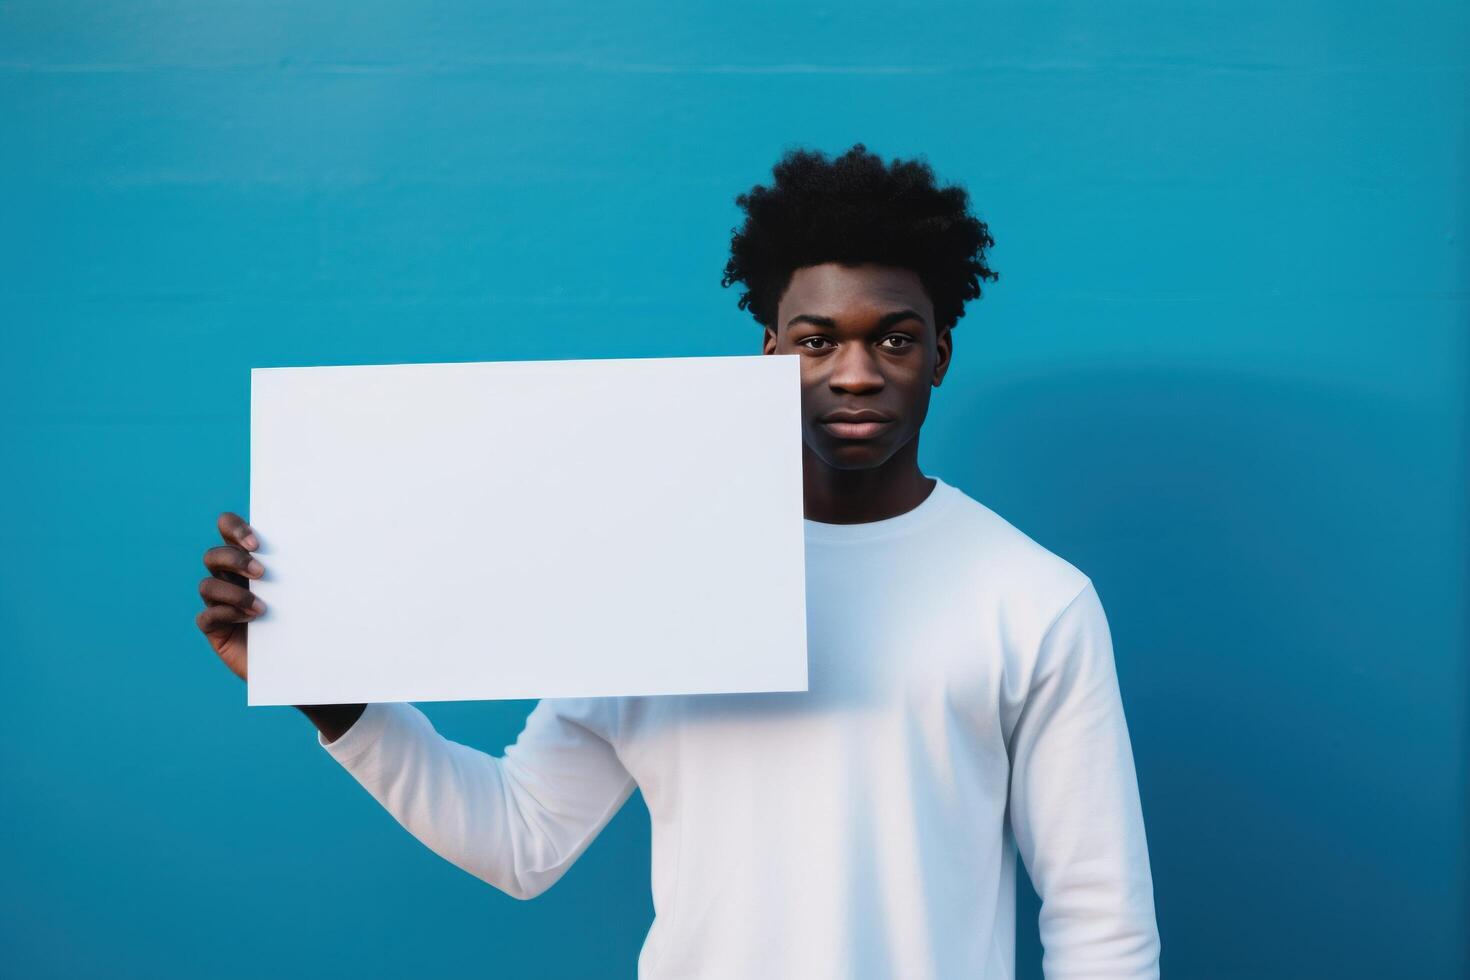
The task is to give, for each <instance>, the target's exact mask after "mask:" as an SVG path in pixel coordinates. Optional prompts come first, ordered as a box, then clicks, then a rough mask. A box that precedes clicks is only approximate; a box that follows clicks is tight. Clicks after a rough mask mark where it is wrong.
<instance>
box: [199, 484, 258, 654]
mask: <svg viewBox="0 0 1470 980" xmlns="http://www.w3.org/2000/svg"><path fill="white" fill-rule="evenodd" d="M218 528H219V533H220V537H222V538H223V539H224V541H225V543H224V544H222V545H217V546H215V547H213V548H210V549H209V550H208V551H206V552H204V567H205V568H207V569H209V575H208V576H207V577H206V578H204V579H202V580H201V581H200V582H199V595H200V597H201V598H202V599H203V600H204V605H205V608H204V610H203V611H202V612H200V613H199V615H197V616H195V617H194V623H195V625H197V626H198V627H199V629H200V631H202V632H203V633H204V636H205V638H206V639H208V640H209V645H210V646H212V647H214V652H215V653H217V654H219V658H220V659H221V660H223V661H224V662H225V666H226V667H228V668H230V670H232V671H234V672H235V676H236V677H239V678H240V679H241V680H246V679H248V677H249V671H248V658H247V656H246V651H245V648H246V631H247V630H248V629H249V625H250V620H252V619H254V618H256V617H257V616H259V615H260V614H261V613H263V612H265V603H263V602H261V601H260V599H259V598H257V597H256V596H254V595H252V594H251V592H250V589H249V587H248V586H249V581H250V579H258V578H260V577H261V576H262V575H264V574H265V566H264V565H262V564H261V563H260V561H259V560H258V559H256V558H255V557H254V556H253V555H251V554H250V552H252V551H254V550H255V549H256V548H259V547H260V539H259V538H258V537H256V534H255V531H254V529H253V528H251V526H250V525H249V524H247V523H245V519H244V518H243V517H241V516H240V515H239V514H235V513H232V512H230V511H225V512H224V513H223V514H220V515H219V521H218Z"/></svg>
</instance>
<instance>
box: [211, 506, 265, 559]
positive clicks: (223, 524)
mask: <svg viewBox="0 0 1470 980" xmlns="http://www.w3.org/2000/svg"><path fill="white" fill-rule="evenodd" d="M218 527H219V536H220V537H221V538H224V540H225V544H234V545H239V546H240V547H241V548H244V549H245V550H246V551H254V550H255V549H256V548H259V547H260V538H259V536H258V535H256V533H255V528H253V527H251V526H250V525H249V524H247V523H246V522H245V518H243V517H241V516H240V515H239V514H236V513H235V512H234V511H232V510H227V511H225V512H224V513H223V514H221V515H219V521H218Z"/></svg>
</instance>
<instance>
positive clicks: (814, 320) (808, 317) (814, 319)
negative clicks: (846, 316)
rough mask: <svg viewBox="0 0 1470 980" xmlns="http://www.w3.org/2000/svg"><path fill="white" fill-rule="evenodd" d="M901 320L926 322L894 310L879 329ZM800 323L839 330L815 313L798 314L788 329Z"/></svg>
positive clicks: (914, 315) (906, 312)
mask: <svg viewBox="0 0 1470 980" xmlns="http://www.w3.org/2000/svg"><path fill="white" fill-rule="evenodd" d="M901 320H918V321H919V322H920V323H923V322H925V321H924V318H923V317H922V316H920V315H919V314H918V313H915V312H914V311H913V310H894V311H893V312H892V313H885V314H883V316H881V317H879V319H878V329H879V330H882V329H884V328H886V327H891V326H893V325H894V324H895V323H898V322H900V321H901ZM798 323H810V324H811V325H812V326H814V327H826V328H827V329H828V330H835V329H836V328H837V321H836V320H834V319H832V318H831V317H830V316H817V315H816V314H815V313H798V314H796V316H794V317H792V318H791V319H790V320H787V321H786V329H788V330H790V329H791V328H792V327H794V326H796V324H798Z"/></svg>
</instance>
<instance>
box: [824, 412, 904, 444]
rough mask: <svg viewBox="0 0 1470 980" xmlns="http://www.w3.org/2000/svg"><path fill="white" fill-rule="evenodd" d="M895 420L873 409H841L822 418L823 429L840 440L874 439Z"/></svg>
mask: <svg viewBox="0 0 1470 980" xmlns="http://www.w3.org/2000/svg"><path fill="white" fill-rule="evenodd" d="M892 423H893V420H892V419H890V418H889V417H888V416H886V415H884V414H883V413H882V412H876V411H874V410H873V409H871V408H865V409H862V410H861V411H852V410H849V409H839V410H838V411H835V412H828V413H827V414H826V415H824V416H822V419H821V424H822V428H824V429H826V430H827V431H828V432H829V433H830V434H832V435H834V436H836V437H837V438H839V439H872V438H873V437H874V436H876V435H878V434H879V433H881V432H882V431H883V430H884V428H886V427H887V426H889V425H891V424H892Z"/></svg>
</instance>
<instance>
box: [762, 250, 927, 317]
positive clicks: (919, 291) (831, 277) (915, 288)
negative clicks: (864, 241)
mask: <svg viewBox="0 0 1470 980" xmlns="http://www.w3.org/2000/svg"><path fill="white" fill-rule="evenodd" d="M779 306H780V309H779V314H778V315H779V316H780V318H781V320H782V321H783V322H784V321H785V320H787V319H789V318H791V317H793V316H795V315H796V314H798V313H809V314H814V315H818V316H828V317H832V318H833V319H838V320H840V319H844V318H852V317H862V316H865V315H868V314H882V313H885V312H887V311H889V310H893V309H902V308H904V307H908V308H910V309H913V310H915V311H916V312H918V313H921V314H923V315H924V317H925V319H926V320H928V321H929V322H931V323H932V322H933V320H934V307H933V304H932V303H931V301H930V299H929V294H928V291H927V290H925V289H924V284H923V282H922V281H921V280H920V279H919V275H918V273H916V272H914V271H913V270H912V269H905V268H900V267H898V266H891V265H875V264H872V263H864V264H863V265H856V266H846V265H842V264H840V263H837V262H827V263H824V264H822V265H809V266H803V267H802V268H800V269H797V270H796V271H795V272H794V273H792V276H791V283H790V284H789V285H788V286H787V287H786V292H785V293H784V294H782V296H781V302H780V304H779Z"/></svg>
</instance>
